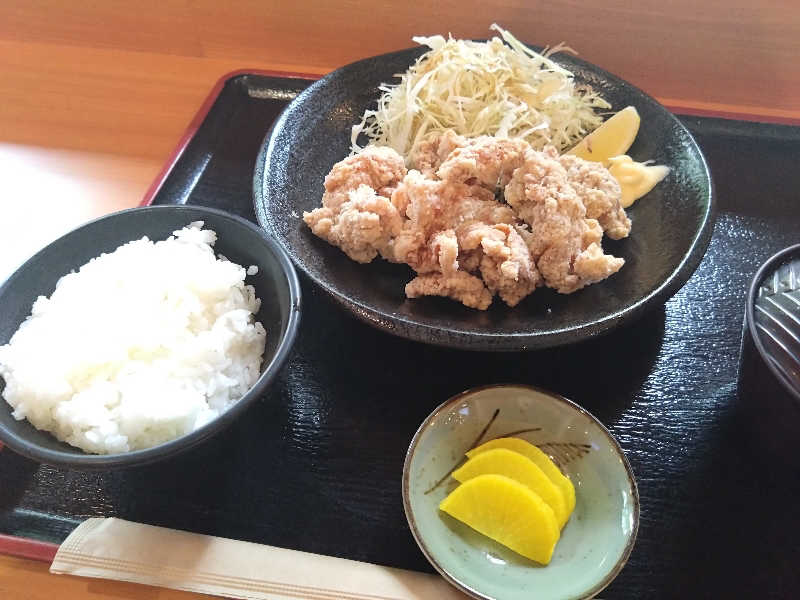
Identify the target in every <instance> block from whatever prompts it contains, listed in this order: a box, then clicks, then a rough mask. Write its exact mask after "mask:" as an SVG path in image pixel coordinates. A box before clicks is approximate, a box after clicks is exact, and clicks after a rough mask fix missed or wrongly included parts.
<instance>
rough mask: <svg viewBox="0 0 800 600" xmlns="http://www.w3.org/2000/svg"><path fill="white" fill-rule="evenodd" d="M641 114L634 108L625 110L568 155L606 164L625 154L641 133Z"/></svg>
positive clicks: (583, 140)
mask: <svg viewBox="0 0 800 600" xmlns="http://www.w3.org/2000/svg"><path fill="white" fill-rule="evenodd" d="M640 122H641V119H640V118H639V113H638V112H637V111H636V108H634V107H633V106H628V107H627V108H623V109H622V110H621V111H619V112H618V113H617V114H615V115H614V116H612V117H611V118H610V119H608V120H607V121H606V122H605V123H603V124H602V125H600V127H598V128H597V129H595V130H594V131H593V132H592V133H590V134H589V135H587V136H586V137H585V138H583V139H582V140H581V141H580V142H578V143H577V144H576V145H575V146H574V147H573V148H572V149H571V150H569V151H568V152H567V153H566V154H572V155H574V156H577V157H579V158H583V159H585V160H591V161H593V162H601V163H606V162H608V160H609V159H610V158H611V157H613V156H619V155H620V154H625V153H626V152H627V151H628V148H630V147H631V144H633V140H635V139H636V134H637V133H638V132H639V123H640Z"/></svg>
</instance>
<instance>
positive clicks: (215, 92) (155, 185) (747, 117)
mask: <svg viewBox="0 0 800 600" xmlns="http://www.w3.org/2000/svg"><path fill="white" fill-rule="evenodd" d="M242 75H259V76H264V77H281V78H285V79H298V80H304V81H316V80H317V79H319V78H320V77H322V75H319V74H315V73H301V72H294V71H273V70H265V69H237V70H235V71H230V72H228V73H225V74H224V75H222V76H221V77H220V78H219V79H218V80H217V82H216V83H215V84H214V86H213V87H212V88H211V91H210V92H209V93H208V95H207V96H206V98H205V100H203V103H202V104H201V105H200V108H199V109H198V110H197V112H196V113H195V115H194V117H192V120H191V121H190V122H189V125H187V127H186V130H185V131H184V132H183V134H182V135H181V137H180V139H179V140H178V143H177V144H176V146H175V148H174V149H173V150H172V152H171V153H170V154H169V156H168V158H167V160H166V161H165V162H164V166H163V167H162V168H161V170H160V171H159V173H158V175H156V177H155V179H154V180H153V182H152V183H151V184H150V186H149V187H148V188H147V191H146V192H145V194H144V197H143V198H142V201H141V202H140V203H139V206H149V205H150V204H151V203H152V202H153V199H154V198H155V196H156V194H158V192H159V190H160V189H161V187H162V185H163V184H164V181H166V179H167V177H168V176H169V174H170V173H171V172H172V169H173V168H174V167H175V165H176V164H177V162H178V160H179V159H180V157H181V155H183V152H184V151H185V150H186V147H187V146H188V145H189V142H191V141H192V138H194V136H195V134H196V133H197V131H198V130H199V129H200V126H201V125H202V124H203V121H204V120H205V118H206V116H208V113H209V111H210V110H211V107H212V106H213V105H214V102H216V100H217V97H218V96H219V95H220V93H221V92H222V89H223V88H224V87H225V84H226V83H227V82H228V81H229V80H231V79H233V78H235V77H239V76H242ZM665 106H666V108H667V109H669V110H670V111H672V112H675V113H676V114H681V115H689V116H700V117H716V118H722V119H735V120H741V121H754V122H762V123H773V124H783V125H797V126H800V119H792V118H788V117H771V118H764V117H761V116H757V115H751V114H745V113H733V112H724V111H715V110H706V109H699V108H698V109H693V108H690V107H683V106H681V107H670V105H669V104H665ZM674 109H677V110H674ZM2 449H3V444H2V443H0V451H2ZM58 547H59V545H58V544H54V543H52V542H43V541H40V540H35V539H31V538H23V537H18V536H13V535H6V534H2V533H0V554H5V555H9V556H16V557H20V558H27V559H30V560H36V561H41V562H52V561H53V558H54V557H55V555H56V551H57V550H58Z"/></svg>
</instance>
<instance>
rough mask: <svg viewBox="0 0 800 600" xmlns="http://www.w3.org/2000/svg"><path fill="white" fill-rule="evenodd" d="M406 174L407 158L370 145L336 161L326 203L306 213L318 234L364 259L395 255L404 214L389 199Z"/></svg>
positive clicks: (304, 218)
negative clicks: (394, 242)
mask: <svg viewBox="0 0 800 600" xmlns="http://www.w3.org/2000/svg"><path fill="white" fill-rule="evenodd" d="M405 175H406V167H405V164H404V163H403V158H402V157H401V156H400V155H399V154H398V153H397V152H395V151H394V150H392V149H391V148H386V147H370V148H366V149H365V150H364V151H363V152H362V153H361V154H356V155H354V156H348V157H347V158H345V159H344V160H342V161H340V162H338V163H336V164H335V165H334V166H333V168H332V169H331V172H330V173H328V175H327V176H326V177H325V193H324V195H323V196H322V206H321V207H320V208H316V209H314V210H312V211H311V212H304V213H303V220H304V221H305V222H306V223H307V224H308V226H309V227H311V231H312V232H313V233H314V235H317V236H319V237H321V238H322V239H324V240H326V241H328V242H329V243H331V244H333V245H334V246H338V247H339V248H341V249H342V251H344V253H345V254H347V256H349V257H350V258H352V259H353V260H355V261H357V262H361V263H368V262H370V261H371V260H372V259H373V258H375V256H376V255H377V254H378V252H380V253H381V255H382V256H388V257H393V256H394V252H392V249H391V243H392V239H393V238H394V236H395V235H397V233H399V231H400V229H401V227H402V222H403V219H402V216H401V215H400V214H399V213H398V211H397V209H396V208H395V207H394V205H393V204H392V203H391V201H390V200H389V198H390V197H391V195H392V193H393V192H394V190H395V188H396V187H397V186H398V185H399V183H400V182H401V181H402V180H403V177H405Z"/></svg>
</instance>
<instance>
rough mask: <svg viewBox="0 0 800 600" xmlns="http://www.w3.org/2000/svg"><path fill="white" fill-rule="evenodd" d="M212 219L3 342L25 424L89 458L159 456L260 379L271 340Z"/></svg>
mask: <svg viewBox="0 0 800 600" xmlns="http://www.w3.org/2000/svg"><path fill="white" fill-rule="evenodd" d="M202 225H203V223H202V221H198V222H195V223H191V224H190V225H189V226H188V227H185V228H184V229H182V230H180V231H176V232H175V236H174V237H170V238H168V239H167V240H165V241H159V242H155V243H153V242H152V241H150V240H149V239H148V238H146V237H144V238H142V239H140V240H136V241H133V242H130V243H128V244H125V245H123V246H120V247H119V248H117V250H116V251H114V252H112V253H111V254H102V255H101V256H99V257H98V258H94V259H92V260H91V261H89V262H88V263H87V264H85V265H84V266H83V267H81V268H80V271H79V272H77V273H70V274H68V275H66V276H64V277H62V278H61V279H60V280H59V281H58V283H57V284H56V289H55V291H54V292H53V294H52V295H51V296H50V298H46V297H44V296H40V297H39V298H38V299H37V300H36V302H34V304H33V309H32V314H31V315H30V316H29V317H28V318H27V319H26V320H25V322H23V323H22V325H21V326H20V328H19V330H17V332H16V333H15V334H14V336H13V337H12V338H11V341H10V342H9V343H8V344H6V345H5V346H0V376H2V377H3V378H4V379H5V383H6V385H5V389H4V390H3V396H4V398H5V399H6V401H7V402H8V403H9V404H10V405H11V406H12V408H13V409H14V412H13V414H14V417H15V418H17V419H28V421H30V422H31V423H32V424H33V425H34V426H35V427H37V428H38V429H43V430H47V431H50V432H52V433H53V434H54V435H55V436H56V437H57V438H58V439H60V440H62V441H65V442H67V443H69V444H72V445H73V446H77V447H79V448H82V449H83V450H85V451H86V452H92V453H97V454H107V453H116V452H127V451H130V450H137V449H141V448H149V447H151V446H155V445H157V444H160V443H162V442H165V441H167V440H170V439H173V438H176V437H178V436H180V435H183V434H185V433H188V432H191V431H193V430H195V429H197V428H198V427H200V426H202V425H203V424H205V423H207V422H208V421H210V420H211V419H213V418H214V417H216V416H217V415H219V414H220V413H222V412H224V411H225V410H226V409H227V408H228V407H230V406H231V405H232V404H233V403H235V402H236V401H237V400H238V399H239V398H241V397H242V395H244V394H245V393H246V392H247V390H248V389H249V388H250V387H251V386H252V385H253V383H255V381H256V380H257V379H258V377H259V372H260V366H261V356H262V354H263V352H264V341H265V339H266V333H265V331H264V328H263V326H262V325H261V323H258V322H254V314H255V313H256V312H258V309H259V306H260V304H261V301H260V300H259V299H258V298H256V295H255V289H254V288H253V286H250V285H245V284H244V279H245V276H246V275H252V274H254V270H256V268H255V267H249V268H248V270H247V271H246V270H245V269H244V268H243V267H241V266H239V265H237V264H234V263H232V262H229V261H227V260H224V259H223V258H220V259H218V258H217V257H216V256H215V254H214V250H213V247H212V246H213V245H214V243H215V241H216V237H217V236H216V234H215V233H214V232H213V231H211V230H208V229H205V230H204V229H202Z"/></svg>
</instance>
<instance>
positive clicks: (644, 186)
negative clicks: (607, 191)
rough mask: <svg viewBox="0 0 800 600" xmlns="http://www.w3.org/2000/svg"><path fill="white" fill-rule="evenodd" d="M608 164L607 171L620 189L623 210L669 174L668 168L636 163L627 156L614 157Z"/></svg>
mask: <svg viewBox="0 0 800 600" xmlns="http://www.w3.org/2000/svg"><path fill="white" fill-rule="evenodd" d="M608 162H609V165H608V170H609V171H610V172H611V174H612V175H613V176H614V178H615V179H616V180H617V181H618V182H619V186H620V187H621V188H622V200H621V204H622V206H623V207H624V208H628V207H629V206H630V205H631V204H633V203H634V202H635V201H636V200H638V199H639V198H641V197H642V196H644V195H645V194H646V193H647V192H649V191H650V190H652V189H653V188H654V187H655V185H656V184H657V183H658V182H659V181H661V180H662V179H664V177H666V176H667V173H669V167H665V166H664V165H647V164H645V163H640V162H636V161H635V160H633V159H632V158H631V157H630V156H627V155H623V156H615V157H614V158H611V159H609V161H608Z"/></svg>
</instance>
